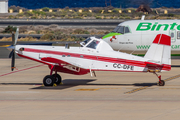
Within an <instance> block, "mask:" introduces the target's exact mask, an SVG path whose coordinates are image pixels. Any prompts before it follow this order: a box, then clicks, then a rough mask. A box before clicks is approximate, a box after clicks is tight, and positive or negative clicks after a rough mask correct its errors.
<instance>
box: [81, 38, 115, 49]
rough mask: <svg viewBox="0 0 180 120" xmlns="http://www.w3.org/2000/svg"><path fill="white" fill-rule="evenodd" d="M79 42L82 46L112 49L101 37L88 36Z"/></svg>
mask: <svg viewBox="0 0 180 120" xmlns="http://www.w3.org/2000/svg"><path fill="white" fill-rule="evenodd" d="M80 44H81V46H82V47H84V48H90V49H95V50H97V51H101V50H103V51H107V50H113V49H112V48H111V46H110V45H109V44H108V43H106V42H105V41H103V40H102V39H98V38H95V37H89V38H87V39H86V40H84V41H83V42H81V43H80Z"/></svg>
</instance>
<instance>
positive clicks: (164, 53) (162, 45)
mask: <svg viewBox="0 0 180 120" xmlns="http://www.w3.org/2000/svg"><path fill="white" fill-rule="evenodd" d="M144 58H148V59H150V62H154V63H157V64H166V65H171V37H170V36H168V35H165V34H158V35H157V36H156V38H155V39H154V41H153V43H152V45H151V46H150V48H149V50H148V51H147V53H146V54H145V56H144Z"/></svg>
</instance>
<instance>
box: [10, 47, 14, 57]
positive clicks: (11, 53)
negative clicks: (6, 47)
mask: <svg viewBox="0 0 180 120" xmlns="http://www.w3.org/2000/svg"><path fill="white" fill-rule="evenodd" d="M13 53H14V49H13V50H12V51H11V52H10V54H9V58H11V57H12V55H13Z"/></svg>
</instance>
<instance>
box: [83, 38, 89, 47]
mask: <svg viewBox="0 0 180 120" xmlns="http://www.w3.org/2000/svg"><path fill="white" fill-rule="evenodd" d="M90 40H91V38H87V39H86V40H84V41H83V42H81V43H80V44H81V45H82V46H85V45H86V44H87V43H88V42H89V41H90Z"/></svg>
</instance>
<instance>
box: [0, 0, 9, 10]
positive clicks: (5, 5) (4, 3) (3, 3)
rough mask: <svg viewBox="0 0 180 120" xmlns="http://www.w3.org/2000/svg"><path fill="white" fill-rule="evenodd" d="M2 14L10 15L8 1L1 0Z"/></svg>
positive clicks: (0, 8)
mask: <svg viewBox="0 0 180 120" xmlns="http://www.w3.org/2000/svg"><path fill="white" fill-rule="evenodd" d="M0 13H8V0H0Z"/></svg>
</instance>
